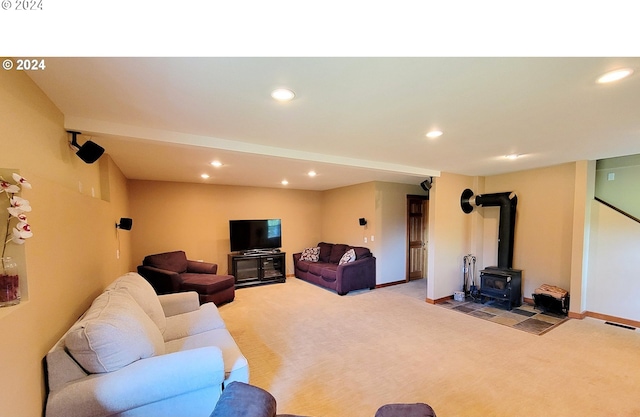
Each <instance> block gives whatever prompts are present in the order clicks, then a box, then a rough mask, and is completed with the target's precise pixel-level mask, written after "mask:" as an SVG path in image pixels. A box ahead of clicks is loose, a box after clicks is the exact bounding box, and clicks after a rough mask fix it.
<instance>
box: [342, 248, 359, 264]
mask: <svg viewBox="0 0 640 417" xmlns="http://www.w3.org/2000/svg"><path fill="white" fill-rule="evenodd" d="M355 260H356V252H355V251H354V250H353V249H349V250H348V251H346V252H345V253H344V255H342V258H340V262H338V265H344V264H348V263H349V262H353V261H355Z"/></svg>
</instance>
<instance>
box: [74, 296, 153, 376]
mask: <svg viewBox="0 0 640 417" xmlns="http://www.w3.org/2000/svg"><path fill="white" fill-rule="evenodd" d="M65 344H66V347H67V349H68V350H69V353H70V354H71V356H73V358H74V359H75V360H76V361H77V362H78V364H80V366H82V367H83V368H84V369H85V370H86V371H87V372H89V373H104V372H112V371H115V370H118V369H120V368H122V367H124V366H127V365H129V364H130V363H133V362H135V361H137V360H139V359H144V358H149V357H151V356H155V355H161V354H164V353H165V345H164V340H163V338H162V334H161V333H160V330H159V329H158V326H156V324H155V323H154V322H153V321H152V320H151V318H150V317H149V316H147V314H146V313H145V312H144V311H143V310H142V308H141V307H140V306H139V305H138V303H136V302H135V301H134V299H133V298H132V297H131V295H129V293H128V292H127V291H126V290H123V289H119V290H112V291H105V292H103V293H102V294H101V295H99V296H98V298H96V299H95V300H94V301H93V303H92V304H91V307H89V309H88V310H87V311H86V313H85V314H84V315H83V317H82V318H81V319H80V320H79V321H78V322H76V324H75V325H74V326H73V327H72V328H71V329H70V330H69V331H68V332H67V335H66V336H65Z"/></svg>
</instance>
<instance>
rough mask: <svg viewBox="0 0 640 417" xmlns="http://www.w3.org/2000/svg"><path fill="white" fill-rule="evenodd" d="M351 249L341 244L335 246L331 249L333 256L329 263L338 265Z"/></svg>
mask: <svg viewBox="0 0 640 417" xmlns="http://www.w3.org/2000/svg"><path fill="white" fill-rule="evenodd" d="M347 249H349V246H347V245H343V244H341V243H338V244H335V245H333V247H332V248H331V255H330V256H329V262H330V263H332V264H337V263H338V262H340V259H341V258H342V255H344V253H345V252H346V251H347Z"/></svg>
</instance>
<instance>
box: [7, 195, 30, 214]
mask: <svg viewBox="0 0 640 417" xmlns="http://www.w3.org/2000/svg"><path fill="white" fill-rule="evenodd" d="M10 201H11V207H8V208H7V210H9V213H11V215H12V216H13V217H18V216H20V214H22V213H25V212H29V211H31V205H29V200H25V199H24V198H22V197H18V196H15V195H14V196H13V197H11V200H10Z"/></svg>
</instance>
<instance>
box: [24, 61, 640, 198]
mask: <svg viewBox="0 0 640 417" xmlns="http://www.w3.org/2000/svg"><path fill="white" fill-rule="evenodd" d="M46 65H47V67H46V71H32V72H30V73H29V75H30V76H31V78H32V79H33V80H34V81H35V82H36V83H37V84H38V85H39V86H40V88H42V90H43V91H44V92H45V93H46V94H47V95H48V96H49V98H50V99H51V100H52V101H53V102H54V103H55V104H56V105H57V106H58V107H59V109H60V110H61V111H62V112H63V113H64V115H65V127H66V128H67V129H68V130H77V131H80V132H82V135H81V136H79V138H78V139H79V140H78V141H79V142H80V143H83V142H84V140H87V139H92V140H93V141H95V142H97V143H99V144H100V145H102V146H103V147H104V148H105V149H106V152H107V153H108V154H109V155H110V156H111V157H112V158H113V160H114V161H115V163H116V164H117V165H118V166H119V167H120V169H121V170H122V172H123V173H124V175H125V176H126V177H127V178H130V179H144V180H166V181H181V182H207V183H213V184H232V185H254V186H262V187H282V185H281V184H280V181H281V180H283V179H287V180H288V181H289V185H287V187H289V188H295V189H309V190H324V189H331V188H335V187H340V186H346V185H350V184H356V183H361V182H367V181H372V180H378V181H391V182H400V183H409V184H419V183H420V182H421V181H423V180H424V179H425V178H426V177H428V176H438V175H439V174H440V172H451V173H458V174H465V175H495V174H500V173H506V172H512V171H519V170H525V169H531V168H537V167H544V166H550V165H555V164H560V163H564V162H569V161H576V160H584V159H587V160H593V159H601V158H606V157H615V156H622V155H629V154H637V153H640V117H639V116H640V111H639V110H640V58H47V59H46ZM620 67H632V68H634V69H635V70H636V73H635V75H633V76H631V77H630V78H628V79H625V80H623V81H620V82H618V83H614V84H607V85H603V84H596V83H595V80H596V78H597V77H598V76H599V75H601V74H602V73H604V72H606V71H609V70H612V69H616V68H620ZM277 87H288V88H291V89H292V90H294V91H295V93H296V98H295V99H294V100H293V101H291V102H289V103H285V104H283V103H278V102H275V101H274V100H273V99H271V97H270V92H271V91H272V90H273V89H274V88H277ZM432 128H437V129H440V130H442V131H443V132H444V135H443V136H441V137H440V138H437V139H428V138H426V137H425V133H427V132H428V131H429V130H430V129H432ZM511 153H518V154H521V155H522V156H521V157H520V158H519V159H517V160H515V161H512V160H507V159H505V158H504V155H506V154H511ZM214 159H218V160H220V161H221V162H222V163H223V164H224V166H222V167H221V168H217V169H216V168H213V167H211V166H210V165H209V162H210V161H212V160H214ZM309 170H315V171H316V172H317V173H318V175H317V176H316V177H315V178H309V177H308V176H307V175H306V173H307V172H308V171H309ZM202 173H209V174H210V175H211V178H209V179H208V180H203V179H201V178H200V174H202Z"/></svg>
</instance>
